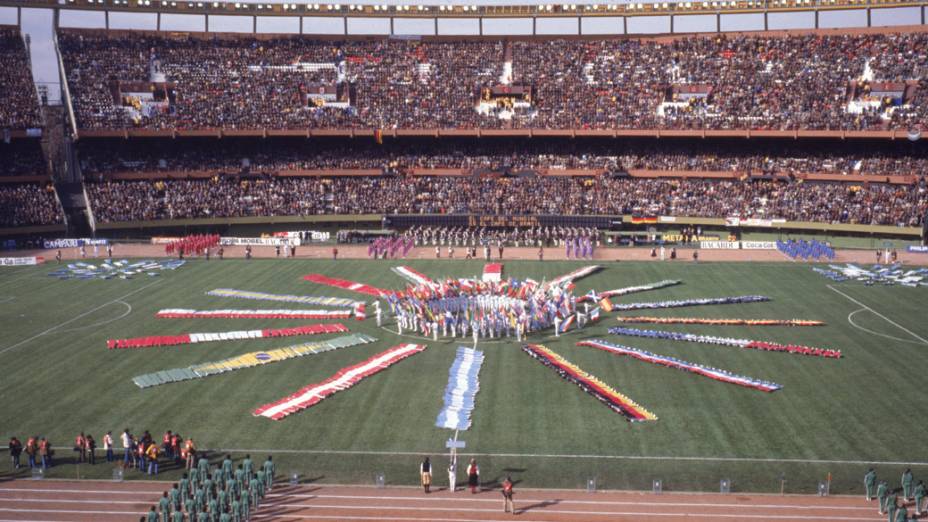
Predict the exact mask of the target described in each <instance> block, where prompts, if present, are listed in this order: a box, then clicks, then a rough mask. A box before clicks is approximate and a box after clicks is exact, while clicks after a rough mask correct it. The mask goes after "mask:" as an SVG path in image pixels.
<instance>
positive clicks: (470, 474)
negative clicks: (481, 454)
mask: <svg viewBox="0 0 928 522" xmlns="http://www.w3.org/2000/svg"><path fill="white" fill-rule="evenodd" d="M467 485H468V486H470V492H471V493H472V494H476V493H477V488H478V487H479V486H480V468H479V467H477V459H470V464H468V465H467Z"/></svg>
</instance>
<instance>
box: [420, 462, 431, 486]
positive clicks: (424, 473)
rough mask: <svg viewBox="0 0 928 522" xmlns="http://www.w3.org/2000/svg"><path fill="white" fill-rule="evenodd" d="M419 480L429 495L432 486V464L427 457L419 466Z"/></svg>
mask: <svg viewBox="0 0 928 522" xmlns="http://www.w3.org/2000/svg"><path fill="white" fill-rule="evenodd" d="M419 479H420V480H421V482H422V489H423V490H424V491H425V493H426V494H428V493H429V488H430V487H431V486H432V463H431V462H429V458H428V457H425V460H423V461H422V464H420V465H419Z"/></svg>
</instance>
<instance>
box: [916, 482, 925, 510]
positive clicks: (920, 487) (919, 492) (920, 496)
mask: <svg viewBox="0 0 928 522" xmlns="http://www.w3.org/2000/svg"><path fill="white" fill-rule="evenodd" d="M926 494H928V491H926V490H925V483H924V482H922V481H921V480H919V481H918V484H916V485H915V516H918V515H920V514H921V513H922V501H923V500H924V499H925V495H926Z"/></svg>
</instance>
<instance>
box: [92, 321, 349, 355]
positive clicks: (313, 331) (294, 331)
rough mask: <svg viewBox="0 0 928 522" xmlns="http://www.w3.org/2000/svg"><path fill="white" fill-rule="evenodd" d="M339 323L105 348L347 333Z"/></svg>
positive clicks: (119, 342) (111, 343)
mask: <svg viewBox="0 0 928 522" xmlns="http://www.w3.org/2000/svg"><path fill="white" fill-rule="evenodd" d="M347 331H348V328H347V327H345V325H343V324H341V323H334V324H309V325H305V326H296V327H293V328H272V329H264V330H238V331H232V332H215V333H185V334H179V335H152V336H148V337H133V338H130V339H109V340H108V341H106V347H107V348H109V349H110V350H114V349H124V348H150V347H152V346H173V345H178V344H197V343H205V342H210V341H238V340H242V339H266V338H269V337H290V336H294V335H318V334H328V333H341V332H347Z"/></svg>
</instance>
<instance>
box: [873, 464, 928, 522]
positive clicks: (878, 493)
mask: <svg viewBox="0 0 928 522" xmlns="http://www.w3.org/2000/svg"><path fill="white" fill-rule="evenodd" d="M900 482H901V487H899V488H893V487H890V485H889V484H888V483H887V482H886V481H885V480H881V481H879V482H877V476H876V471H874V469H873V468H870V469H869V470H867V474H866V475H864V489H865V491H866V495H867V501H868V502H870V501H872V500H873V499H874V498H875V499H877V500H878V501H879V503H880V506H879V508H880V509H879V512H880V514H881V515H887V516H888V518H887V520H888V522H908V521H909V520H911V519H914V518H917V517H918V516H919V515H921V514H922V513H924V512H925V510H923V509H922V506H923V505H924V501H925V497H926V496H928V491H926V489H925V484H924V482H922V481H921V480H919V481H917V482H916V481H915V477H914V476H913V475H912V470H911V468H908V469H906V470H905V471H904V472H903V473H902V478H901V480H900ZM900 493H901V495H900ZM910 500H913V501H914V504H913V505H912V509H913V511H912V517H911V518H910V517H909V510H908V506H909V503H908V502H909V501H910Z"/></svg>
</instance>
